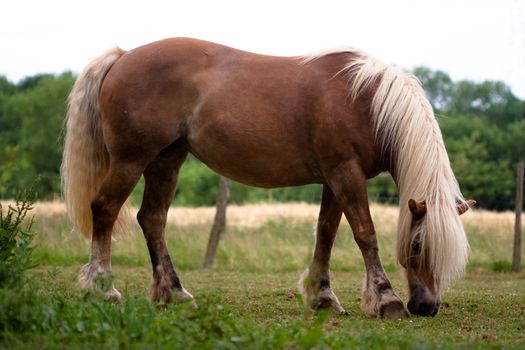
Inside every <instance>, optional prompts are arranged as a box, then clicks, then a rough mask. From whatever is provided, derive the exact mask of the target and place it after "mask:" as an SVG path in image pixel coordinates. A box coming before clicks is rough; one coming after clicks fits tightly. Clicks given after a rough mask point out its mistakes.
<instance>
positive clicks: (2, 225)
mask: <svg viewBox="0 0 525 350" xmlns="http://www.w3.org/2000/svg"><path fill="white" fill-rule="evenodd" d="M32 208H33V198H32V195H31V194H30V192H26V193H24V194H23V195H22V197H21V199H17V201H16V204H15V206H14V207H13V206H9V207H8V208H7V211H5V213H4V208H2V205H1V204H0V288H3V287H10V286H14V285H19V284H22V282H23V278H24V272H25V271H26V270H27V269H29V268H30V267H31V259H30V257H31V251H32V247H31V242H32V240H33V236H34V234H33V233H32V232H31V227H32V226H33V219H30V220H29V222H28V223H25V219H26V217H27V213H28V212H29V211H30V210H31V209H32Z"/></svg>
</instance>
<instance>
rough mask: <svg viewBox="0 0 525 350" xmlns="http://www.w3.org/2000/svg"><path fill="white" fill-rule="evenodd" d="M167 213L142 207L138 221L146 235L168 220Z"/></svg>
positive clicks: (138, 214)
mask: <svg viewBox="0 0 525 350" xmlns="http://www.w3.org/2000/svg"><path fill="white" fill-rule="evenodd" d="M166 216H167V215H166V214H165V213H160V212H154V211H151V210H147V209H144V208H141V209H140V210H139V212H138V213H137V221H138V222H139V225H140V227H141V228H142V231H143V232H144V234H145V235H148V234H150V233H151V232H152V231H157V230H158V229H159V228H162V227H163V226H164V223H165V221H166Z"/></svg>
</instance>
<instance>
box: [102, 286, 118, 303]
mask: <svg viewBox="0 0 525 350" xmlns="http://www.w3.org/2000/svg"><path fill="white" fill-rule="evenodd" d="M104 300H105V301H114V302H120V301H121V300H122V294H120V292H119V291H118V290H117V289H116V288H115V287H113V286H111V288H110V289H109V290H108V291H107V292H106V294H104Z"/></svg>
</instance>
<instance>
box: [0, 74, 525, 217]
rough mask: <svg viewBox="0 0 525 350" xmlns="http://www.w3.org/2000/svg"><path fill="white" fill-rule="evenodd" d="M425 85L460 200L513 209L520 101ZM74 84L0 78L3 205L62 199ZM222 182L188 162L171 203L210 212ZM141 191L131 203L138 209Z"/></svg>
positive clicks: (481, 89)
mask: <svg viewBox="0 0 525 350" xmlns="http://www.w3.org/2000/svg"><path fill="white" fill-rule="evenodd" d="M412 73H413V74H414V75H415V76H417V77H418V78H419V79H420V81H421V82H422V84H423V86H424V87H425V90H426V91H427V94H428V97H429V99H430V101H431V103H432V105H433V107H434V109H435V111H436V117H437V120H438V122H439V124H440V127H441V130H442V132H443V136H444V139H445V144H446V147H447V150H448V154H449V158H450V160H451V163H452V168H453V169H454V172H455V174H456V176H457V179H458V181H459V183H460V186H461V188H462V191H463V194H464V195H465V197H471V198H475V199H476V200H477V201H478V203H479V205H480V206H482V207H485V208H488V209H495V210H504V209H510V208H512V206H513V204H514V197H513V193H514V186H515V184H514V166H515V163H516V162H518V161H520V160H524V158H525V156H524V151H525V101H523V100H520V99H519V98H517V97H516V96H515V95H514V94H513V93H512V92H511V90H510V88H509V87H508V86H507V85H505V84H504V83H503V82H499V81H484V82H473V81H468V80H461V81H453V80H452V79H451V78H450V76H449V75H448V74H446V73H445V72H442V71H439V70H431V69H428V68H425V67H418V68H416V69H414V70H413V71H412ZM74 80H75V76H74V75H73V74H72V73H70V72H65V73H63V74H60V75H51V74H39V75H35V76H31V77H28V78H25V79H23V80H22V81H20V82H18V83H13V82H10V81H9V80H7V79H6V78H5V77H3V76H0V198H4V199H5V198H13V197H14V196H15V195H16V194H17V193H18V192H19V191H20V190H21V189H23V188H28V187H33V188H34V190H35V192H36V193H37V195H38V198H40V199H50V198H54V197H59V196H60V162H61V153H62V141H63V133H62V128H63V120H64V116H65V113H66V107H67V96H68V94H69V91H70V90H71V88H72V86H73V83H74ZM218 186H219V177H218V175H217V174H215V173H213V172H212V171H211V170H209V169H208V168H207V167H206V166H205V165H203V164H201V163H200V162H199V161H198V160H196V159H195V158H193V157H192V156H190V157H189V158H188V160H187V161H186V163H185V165H184V166H183V169H182V171H181V174H180V180H179V186H178V190H177V194H176V196H175V199H174V203H175V204H177V205H191V206H198V205H213V204H214V203H215V198H216V195H217V193H218ZM142 188H143V183H142V182H140V183H139V185H138V186H137V188H136V190H135V191H134V193H133V196H132V199H133V201H134V202H136V203H139V202H140V198H141V196H142ZM320 193H321V187H320V186H319V185H309V186H302V187H296V188H282V189H275V190H271V191H269V190H264V189H257V188H250V187H246V186H243V185H240V184H237V183H234V184H233V186H232V190H231V196H230V199H231V201H232V202H234V203H239V204H241V203H246V202H258V201H267V200H274V201H306V202H317V201H319V198H320ZM369 195H370V198H371V200H373V201H379V202H395V201H396V199H397V191H396V188H395V185H394V183H393V181H392V180H391V178H390V176H389V175H388V174H381V175H380V176H378V177H377V178H375V179H373V180H370V182H369Z"/></svg>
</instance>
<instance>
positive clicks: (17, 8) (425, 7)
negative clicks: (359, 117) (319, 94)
mask: <svg viewBox="0 0 525 350" xmlns="http://www.w3.org/2000/svg"><path fill="white" fill-rule="evenodd" d="M172 36H190V37H196V38H200V39H205V40H211V41H216V42H220V43H223V44H226V45H230V46H234V47H237V48H240V49H244V50H250V51H255V52H260V53H266V54H275V55H300V54H305V53H309V52H315V51H319V50H323V49H330V48H334V47H342V46H356V47H360V48H362V49H364V50H365V51H368V52H369V53H371V54H373V55H375V56H376V57H378V58H380V59H382V60H383V61H385V62H388V63H394V64H396V65H398V66H400V67H403V68H407V69H410V68H413V67H415V66H417V65H424V66H427V67H430V68H432V69H441V70H443V71H445V72H447V73H448V74H450V75H451V76H452V78H453V79H455V80H457V79H471V80H474V81H482V80H487V79H488V80H502V81H504V82H505V83H507V84H508V85H510V86H511V88H512V91H513V92H514V93H515V94H516V95H517V96H519V97H521V98H525V0H390V1H389V0H357V1H356V0H346V1H332V0H324V1H307V0H303V1H286V0H280V1H279V0H277V1H276V0H264V1H242V0H236V1H230V0H218V1H211V0H210V1H205V0H183V1H177V0H172V1H160V0H146V1H134V0H128V1H110V0H89V1H74V0H70V1H56V0H4V1H2V4H1V5H0V74H2V75H6V76H7V77H8V79H10V80H12V81H18V80H19V79H21V78H23V77H25V76H27V75H33V74H36V73H45V72H51V73H60V72H62V71H64V70H72V71H74V72H78V71H80V70H81V69H82V67H83V66H84V65H86V64H87V63H88V62H89V60H90V59H92V58H93V57H95V56H98V55H99V54H101V53H102V52H103V51H105V50H107V49H108V48H110V47H112V46H114V45H119V46H121V47H122V48H124V49H131V48H133V47H136V46H139V45H141V44H145V43H147V42H150V41H154V40H157V39H162V38H165V37H172Z"/></svg>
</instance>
